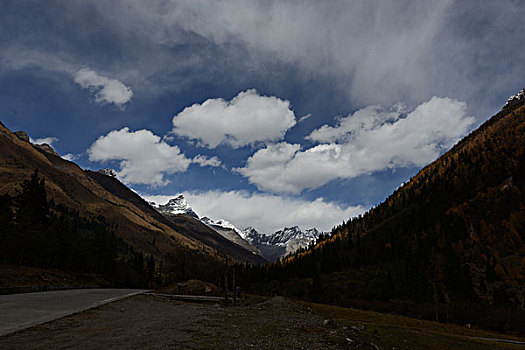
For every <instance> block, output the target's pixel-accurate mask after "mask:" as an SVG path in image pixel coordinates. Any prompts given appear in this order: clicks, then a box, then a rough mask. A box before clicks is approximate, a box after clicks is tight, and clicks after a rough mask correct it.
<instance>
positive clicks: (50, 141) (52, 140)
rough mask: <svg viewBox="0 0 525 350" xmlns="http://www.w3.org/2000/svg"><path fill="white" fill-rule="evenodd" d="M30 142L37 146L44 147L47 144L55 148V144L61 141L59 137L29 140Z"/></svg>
mask: <svg viewBox="0 0 525 350" xmlns="http://www.w3.org/2000/svg"><path fill="white" fill-rule="evenodd" d="M29 141H31V143H32V144H35V145H42V144H44V143H47V144H48V145H49V146H53V144H54V143H55V142H58V141H60V139H59V138H57V137H41V138H38V139H35V140H33V139H32V138H29Z"/></svg>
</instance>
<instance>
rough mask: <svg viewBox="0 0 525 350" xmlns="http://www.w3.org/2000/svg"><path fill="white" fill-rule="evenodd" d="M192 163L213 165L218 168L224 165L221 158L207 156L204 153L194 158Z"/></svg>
mask: <svg viewBox="0 0 525 350" xmlns="http://www.w3.org/2000/svg"><path fill="white" fill-rule="evenodd" d="M192 163H196V164H199V165H200V166H202V167H204V166H211V167H213V168H217V167H220V166H222V162H221V160H220V159H219V158H218V157H217V156H213V157H207V156H204V155H202V154H198V155H196V156H195V157H193V159H192Z"/></svg>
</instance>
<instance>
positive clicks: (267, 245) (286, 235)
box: [242, 226, 321, 261]
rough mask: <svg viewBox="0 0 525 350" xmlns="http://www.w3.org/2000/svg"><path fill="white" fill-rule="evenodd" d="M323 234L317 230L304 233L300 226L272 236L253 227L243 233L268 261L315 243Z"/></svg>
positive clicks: (287, 228) (285, 229) (313, 229)
mask: <svg viewBox="0 0 525 350" xmlns="http://www.w3.org/2000/svg"><path fill="white" fill-rule="evenodd" d="M320 234H321V233H320V232H319V231H318V230H317V229H315V228H312V229H308V230H305V231H302V230H301V229H300V228H299V227H298V226H293V227H285V228H284V229H282V230H279V231H276V232H275V233H274V234H272V235H265V234H261V233H259V232H257V230H256V229H254V228H253V227H248V228H246V229H244V230H243V231H242V236H243V237H244V238H245V239H246V240H247V241H248V242H250V243H251V244H253V245H254V246H255V247H257V248H258V249H259V250H260V251H261V252H262V254H263V256H264V257H265V258H266V259H267V260H268V261H275V260H277V259H280V258H283V257H285V256H286V255H289V254H292V253H295V252H296V251H297V250H298V249H301V248H306V247H308V246H309V245H311V244H313V243H315V242H316V241H317V239H318V238H319V235H320Z"/></svg>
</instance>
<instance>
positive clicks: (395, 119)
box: [234, 97, 474, 193]
mask: <svg viewBox="0 0 525 350" xmlns="http://www.w3.org/2000/svg"><path fill="white" fill-rule="evenodd" d="M403 110H404V108H403V107H402V106H399V105H398V106H395V108H393V109H392V110H390V111H385V110H383V109H382V108H380V107H377V106H375V107H367V108H365V109H362V110H359V111H357V112H355V113H354V114H353V115H349V116H348V117H346V118H340V119H339V121H338V123H337V125H336V126H335V127H331V126H327V125H324V126H322V127H321V128H319V129H317V130H314V131H313V132H312V133H311V134H310V135H309V136H308V138H309V139H310V140H312V141H318V142H324V143H322V144H319V145H317V146H314V147H312V148H309V149H306V150H304V151H302V150H300V147H299V145H291V144H288V143H279V144H276V145H269V146H267V147H265V148H263V149H260V150H258V151H257V152H255V153H254V154H253V155H252V156H251V157H250V158H249V159H248V160H247V162H246V165H245V166H244V167H243V168H235V169H234V171H237V172H239V173H240V174H242V175H244V176H245V177H247V178H248V179H249V181H250V182H251V183H253V184H255V185H256V186H257V187H258V188H259V189H260V190H264V191H270V192H274V193H300V192H301V191H303V190H304V189H312V188H317V187H320V186H323V185H325V184H327V183H328V182H330V181H332V180H334V179H338V178H340V179H341V178H353V177H356V176H359V175H361V174H368V173H372V172H374V171H379V170H384V169H394V168H397V167H405V166H423V165H425V164H427V163H428V162H430V161H432V160H433V159H435V158H437V157H438V156H439V155H440V154H441V153H442V152H444V151H446V150H447V149H448V148H450V147H451V146H452V145H453V144H454V143H455V142H457V141H458V140H459V139H460V138H461V137H462V136H463V135H465V134H466V133H467V132H468V131H469V128H470V127H471V126H472V124H473V123H474V118H473V117H469V116H467V115H466V104H465V103H463V102H460V101H457V100H452V99H449V98H438V97H433V98H432V99H431V100H430V101H427V102H425V103H422V104H421V105H419V106H418V107H417V108H416V109H415V110H414V111H412V112H410V113H408V114H403V113H401V114H400V112H402V111H403Z"/></svg>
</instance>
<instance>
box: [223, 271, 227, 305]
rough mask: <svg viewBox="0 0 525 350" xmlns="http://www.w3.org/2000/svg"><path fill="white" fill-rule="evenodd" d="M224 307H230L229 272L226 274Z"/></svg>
mask: <svg viewBox="0 0 525 350" xmlns="http://www.w3.org/2000/svg"><path fill="white" fill-rule="evenodd" d="M224 305H225V307H228V272H226V273H225V274H224Z"/></svg>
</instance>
